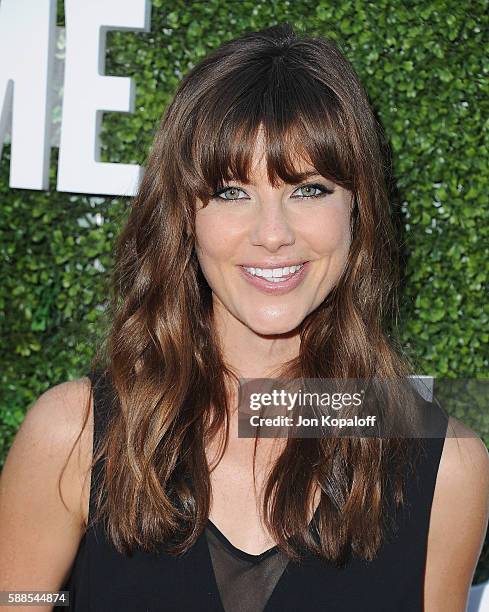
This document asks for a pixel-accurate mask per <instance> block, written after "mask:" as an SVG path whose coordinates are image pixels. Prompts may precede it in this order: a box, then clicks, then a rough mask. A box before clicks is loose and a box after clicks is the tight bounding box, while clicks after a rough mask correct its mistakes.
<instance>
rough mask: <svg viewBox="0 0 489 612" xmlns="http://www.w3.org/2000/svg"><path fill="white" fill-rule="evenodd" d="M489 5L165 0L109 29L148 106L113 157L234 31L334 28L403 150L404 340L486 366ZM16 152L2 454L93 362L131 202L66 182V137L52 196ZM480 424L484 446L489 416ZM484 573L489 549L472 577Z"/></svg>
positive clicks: (3, 167)
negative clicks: (44, 400)
mask: <svg viewBox="0 0 489 612" xmlns="http://www.w3.org/2000/svg"><path fill="white" fill-rule="evenodd" d="M486 9H487V2H486V1H485V0H479V1H473V2H471V1H466V2H463V3H462V2H460V1H459V0H450V1H436V0H435V1H411V2H401V1H397V2H392V1H389V2H388V1H387V0H379V1H377V2H375V3H374V2H364V1H357V2H355V1H352V0H339V1H338V0H330V1H329V2H324V1H322V2H321V1H319V2H318V1H317V0H316V1H304V0H302V1H301V0H294V2H291V1H290V2H288V1H281V2H279V1H273V0H255V1H251V2H250V1H237V2H230V1H229V0H228V1H227V2H223V1H222V0H208V1H206V2H184V1H183V0H171V1H169V0H153V5H152V19H151V32H148V33H136V32H117V31H111V32H109V33H108V36H107V61H106V73H107V74H114V75H121V76H132V77H133V78H134V80H135V82H136V111H135V113H134V114H121V113H106V114H105V115H104V122H103V128H102V141H103V151H102V161H113V162H123V163H139V164H143V163H144V159H145V154H146V151H147V149H148V147H149V145H150V142H151V140H152V136H153V133H154V130H155V128H156V125H157V122H158V119H159V117H160V115H161V113H162V111H163V109H164V107H165V106H166V104H167V103H168V101H169V100H170V98H171V96H172V93H173V91H174V89H175V87H176V85H177V83H178V81H179V79H180V77H181V76H182V75H183V74H185V72H186V71H187V70H188V68H190V67H191V66H192V65H194V64H195V63H196V62H197V61H198V60H199V59H201V58H202V57H203V56H204V55H206V53H207V52H208V51H209V50H211V49H213V48H214V47H216V46H217V45H219V43H221V42H222V41H224V40H227V39H229V38H233V37H235V36H237V35H238V34H240V33H241V32H243V31H245V30H257V29H261V28H263V27H266V26H268V25H272V24H275V23H277V22H281V21H289V22H290V23H292V24H294V25H296V26H297V28H300V29H301V30H303V31H304V32H307V33H308V34H311V35H315V34H322V35H326V36H329V37H331V38H333V39H335V40H336V41H338V42H339V44H340V45H341V47H342V49H343V50H344V52H345V54H346V55H347V57H348V58H349V59H350V60H351V61H352V63H353V65H354V66H355V68H356V69H357V71H358V73H359V75H360V77H361V79H362V81H363V83H364V84H365V87H366V89H367V92H368V94H369V97H370V99H371V102H372V104H373V106H374V108H375V110H376V112H377V114H378V116H379V118H380V120H381V121H382V123H383V125H384V128H385V130H386V133H387V136H388V138H389V141H390V143H391V146H392V152H393V168H394V174H393V181H392V183H393V189H392V193H393V195H392V197H393V205H394V206H395V207H397V208H398V211H399V213H400V215H401V218H402V222H403V225H404V232H403V242H404V247H403V248H404V253H405V258H406V269H405V279H404V289H403V297H402V311H401V319H400V323H399V326H400V333H401V338H402V341H403V343H404V346H405V347H406V349H407V351H408V353H409V355H410V356H411V358H413V359H414V360H415V361H416V363H417V364H418V365H419V372H420V373H424V374H429V375H434V376H449V377H473V378H482V377H485V378H487V377H488V371H489V355H488V348H487V347H488V342H489V303H488V301H487V280H488V276H489V210H488V208H487V206H486V202H487V186H486V185H487V174H486V166H487V159H488V156H487V134H488V132H487V127H488V124H487V116H488V110H489V109H488V106H489V101H488V98H487V91H488V88H487V87H488V69H487V61H486V64H485V65H484V62H485V60H486V55H487V38H486V37H485V36H484V32H487V30H488V27H489V24H488V17H487V12H486ZM58 25H64V15H63V6H62V3H59V6H58ZM59 111H60V109H59V108H58V109H55V115H56V116H57V117H59ZM484 117H485V118H486V119H485V120H484ZM9 153H10V149H9V147H8V146H4V152H3V156H2V159H1V160H0V194H1V205H0V253H1V258H0V272H1V278H2V283H1V286H0V335H1V338H2V343H1V347H0V371H1V386H0V466H1V465H2V464H3V462H4V459H5V456H6V453H7V450H8V448H9V445H10V443H11V441H12V438H13V436H14V434H15V432H16V430H17V428H18V427H19V425H20V423H21V421H22V419H23V416H24V414H25V411H26V409H27V408H28V406H29V405H30V404H31V403H32V402H33V401H34V399H35V398H36V397H37V396H38V395H39V394H40V393H41V392H42V391H44V390H45V389H47V388H48V387H50V386H52V385H54V384H56V383H59V382H61V381H64V380H69V379H73V378H77V377H79V376H81V375H84V374H85V373H86V371H87V367H88V363H89V360H90V358H91V356H92V355H93V352H94V349H95V346H96V343H97V339H98V338H99V337H100V334H101V332H102V330H103V329H104V326H105V323H106V322H105V315H104V303H105V302H104V301H105V299H106V296H107V274H106V272H105V271H106V270H108V269H109V268H110V265H111V248H112V244H113V238H114V236H115V235H116V233H117V231H118V228H119V227H120V225H121V223H122V222H123V219H124V217H125V214H126V211H127V206H128V203H129V201H128V199H127V198H107V197H104V198H101V197H89V196H86V195H79V194H69V193H58V192H56V190H55V177H56V156H57V150H54V149H53V156H52V161H51V182H50V190H49V191H48V192H38V191H30V190H19V189H13V190H10V189H9V188H8V171H9V162H10V158H9ZM102 220H103V223H101V221H102ZM472 420H473V423H475V424H476V426H477V428H476V431H477V433H479V434H480V435H481V436H482V437H483V438H484V440H485V441H486V443H488V442H489V421H488V417H487V416H486V415H485V414H474V415H472ZM468 424H469V425H470V424H471V423H468ZM488 577H489V564H488V563H487V562H486V561H485V552H484V555H483V558H482V559H481V561H480V563H479V567H478V569H477V573H476V578H475V581H476V582H479V581H481V580H483V579H487V578H488Z"/></svg>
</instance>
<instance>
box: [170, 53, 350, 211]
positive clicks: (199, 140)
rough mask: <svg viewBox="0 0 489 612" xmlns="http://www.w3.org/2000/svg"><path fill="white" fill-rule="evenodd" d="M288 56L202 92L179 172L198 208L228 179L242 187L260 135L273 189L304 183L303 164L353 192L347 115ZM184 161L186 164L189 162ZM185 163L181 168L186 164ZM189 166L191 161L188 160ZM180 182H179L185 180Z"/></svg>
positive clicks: (259, 64) (327, 90)
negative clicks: (185, 171)
mask: <svg viewBox="0 0 489 612" xmlns="http://www.w3.org/2000/svg"><path fill="white" fill-rule="evenodd" d="M287 59H288V58H284V57H281V56H275V57H273V56H271V57H270V56H269V57H267V58H266V59H264V60H263V59H262V60H261V61H260V62H258V61H256V60H255V61H254V62H252V63H250V65H249V67H248V68H245V69H243V67H241V68H240V70H239V72H237V73H233V72H231V73H228V74H227V75H226V76H225V77H223V78H221V79H217V82H216V81H215V82H214V84H213V86H212V87H211V88H208V89H207V90H206V91H205V92H204V93H203V95H202V99H201V100H200V104H199V105H198V107H197V109H196V110H195V113H194V114H193V117H192V119H191V120H190V121H189V122H188V123H187V129H188V130H189V132H188V133H187V134H186V135H185V138H184V141H186V142H187V143H191V146H190V151H188V150H187V152H188V153H190V155H187V156H185V157H186V160H185V159H182V160H181V162H182V163H181V165H180V168H185V167H186V168H187V169H188V170H190V171H191V173H192V175H193V176H192V177H189V179H190V180H189V182H188V183H187V184H192V185H193V186H194V188H196V189H195V190H194V191H197V194H195V193H194V195H197V197H199V198H200V199H201V200H202V201H203V203H204V205H205V204H206V203H207V201H208V199H209V198H210V197H211V196H212V195H213V194H214V193H215V192H216V191H217V190H218V189H219V188H220V187H222V186H223V185H224V184H226V183H227V182H229V181H230V180H233V179H234V180H239V181H240V182H242V183H244V184H247V183H249V181H250V173H251V171H252V167H251V164H252V161H253V155H254V150H255V147H256V143H257V140H258V139H259V138H263V145H264V151H265V155H266V167H267V175H268V180H269V182H270V184H271V185H272V186H273V187H277V186H278V184H279V182H280V180H281V181H284V182H285V183H289V184H296V183H299V182H301V181H304V180H305V178H306V176H307V175H306V174H305V173H304V171H302V172H301V167H303V165H304V164H307V165H311V166H313V168H314V169H315V170H316V171H317V173H318V174H320V175H322V176H324V177H325V178H327V179H329V180H332V181H333V182H335V183H337V184H339V185H341V186H342V187H345V188H346V189H350V190H351V189H352V187H353V185H354V182H355V181H354V179H355V177H354V176H353V168H355V166H356V164H355V163H354V148H353V147H352V144H351V142H350V138H349V136H348V134H349V133H350V129H348V128H349V126H348V115H347V113H345V112H344V110H343V109H342V105H341V101H340V99H339V98H338V96H337V95H336V94H335V92H334V91H333V89H332V88H330V87H328V86H327V85H326V84H325V83H323V82H321V81H319V80H315V79H314V78H312V77H311V76H310V75H309V74H308V73H307V72H306V71H305V70H303V69H299V67H297V66H294V65H293V63H292V65H288V63H287ZM189 158H190V159H189ZM185 161H186V162H187V163H185ZM189 162H190V163H189ZM184 180H185V177H184Z"/></svg>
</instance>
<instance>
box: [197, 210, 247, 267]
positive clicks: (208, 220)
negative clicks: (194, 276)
mask: <svg viewBox="0 0 489 612" xmlns="http://www.w3.org/2000/svg"><path fill="white" fill-rule="evenodd" d="M206 212H207V211H203V212H202V213H197V215H196V218H195V233H196V243H195V249H196V252H197V256H198V258H199V261H200V263H201V265H202V267H203V268H207V267H208V266H210V265H212V264H213V263H219V262H221V261H226V260H228V259H229V258H230V257H232V255H233V253H235V247H236V244H237V236H236V232H234V231H233V227H232V225H231V226H230V224H229V223H226V220H225V219H223V218H222V216H221V215H215V214H211V213H210V211H209V213H208V214H205V213H206Z"/></svg>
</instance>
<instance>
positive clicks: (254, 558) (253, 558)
mask: <svg viewBox="0 0 489 612" xmlns="http://www.w3.org/2000/svg"><path fill="white" fill-rule="evenodd" d="M207 527H208V528H209V529H210V530H211V531H212V533H214V534H215V536H216V537H217V538H218V539H219V540H220V541H221V542H222V543H223V544H224V546H226V547H227V548H228V549H229V550H231V552H233V553H234V554H235V555H236V556H237V557H239V558H240V559H243V560H244V561H250V562H251V563H259V562H260V561H263V559H266V558H267V557H269V556H270V555H271V554H273V553H274V552H276V551H278V546H277V545H276V544H275V546H272V547H271V548H267V549H266V550H264V551H263V552H261V553H258V554H257V555H254V554H252V553H248V552H246V551H245V550H242V549H241V548H238V547H237V546H235V545H234V544H233V543H232V542H231V540H229V538H227V537H226V536H225V535H224V534H223V532H222V531H221V530H220V529H219V527H218V526H217V525H216V524H215V523H213V522H212V521H211V520H210V519H208V520H207Z"/></svg>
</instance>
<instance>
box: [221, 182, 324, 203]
mask: <svg viewBox="0 0 489 612" xmlns="http://www.w3.org/2000/svg"><path fill="white" fill-rule="evenodd" d="M305 187H314V188H315V189H320V190H321V193H316V194H315V195H310V196H293V197H294V198H295V199H299V200H311V199H313V198H322V197H323V196H325V195H329V194H331V193H333V189H330V188H329V187H326V186H325V185H321V183H305V184H304V185H300V186H299V187H297V189H296V191H299V190H300V189H304V188H305ZM229 189H237V190H238V191H243V193H244V190H243V189H241V188H240V187H236V186H235V185H228V186H227V187H222V188H221V189H219V190H218V191H216V193H214V194H213V195H212V199H218V200H225V201H228V202H233V201H234V202H235V201H237V200H245V199H246V198H220V197H219V196H220V195H221V194H222V193H225V192H226V191H228V190H229Z"/></svg>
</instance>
